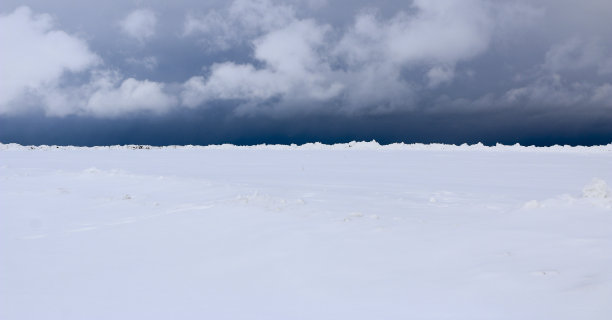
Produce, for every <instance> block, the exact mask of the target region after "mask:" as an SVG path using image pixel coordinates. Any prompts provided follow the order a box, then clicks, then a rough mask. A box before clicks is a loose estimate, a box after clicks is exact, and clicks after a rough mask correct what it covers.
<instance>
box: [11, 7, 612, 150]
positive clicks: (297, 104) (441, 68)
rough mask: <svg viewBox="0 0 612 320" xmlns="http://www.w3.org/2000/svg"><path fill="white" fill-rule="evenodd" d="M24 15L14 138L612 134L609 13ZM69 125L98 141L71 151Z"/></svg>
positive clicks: (188, 10)
mask: <svg viewBox="0 0 612 320" xmlns="http://www.w3.org/2000/svg"><path fill="white" fill-rule="evenodd" d="M23 5H24V3H22V2H21V1H11V0H7V1H4V2H3V3H2V4H0V24H1V25H0V41H1V42H2V46H1V47H0V50H1V52H0V53H1V56H0V67H1V68H0V72H1V73H2V79H3V80H4V79H9V80H4V81H2V82H0V121H1V122H2V123H1V125H2V127H0V134H1V137H0V139H2V141H11V140H15V141H16V140H19V139H21V140H20V141H27V139H26V138H25V137H28V136H29V137H34V136H36V134H43V133H41V132H43V131H44V132H47V134H46V137H47V138H48V137H56V138H57V139H58V140H57V141H62V142H61V143H78V144H92V143H91V142H87V141H85V140H82V141H81V140H78V139H84V138H83V137H89V139H90V140H88V141H98V142H97V143H104V144H108V143H124V142H133V143H152V144H160V143H162V142H159V141H163V143H211V142H215V143H216V142H230V141H231V142H241V141H244V142H266V141H278V142H289V141H290V140H291V141H290V142H299V141H301V139H302V140H304V141H311V140H313V139H315V140H326V139H328V140H330V141H334V142H335V141H340V140H344V139H349V140H353V139H369V138H375V139H378V140H383V142H384V141H385V140H388V141H389V142H390V141H398V140H404V141H407V140H411V139H413V138H414V137H418V139H420V141H423V142H426V141H437V140H436V139H439V141H445V142H461V141H468V140H469V141H473V140H482V141H485V140H486V141H489V142H494V141H493V140H495V139H497V140H499V141H502V140H503V141H505V142H512V141H515V140H516V139H520V141H523V142H528V141H535V142H537V143H546V141H553V140H554V139H552V138H551V139H549V140H547V138H546V137H547V136H558V137H564V138H563V139H565V140H563V139H562V140H559V141H567V142H568V143H573V141H583V142H584V141H587V140H584V139H586V138H585V137H591V140H592V141H604V140H605V139H603V140H602V138H601V137H604V136H606V135H608V134H609V131H610V130H609V129H606V128H607V127H608V126H607V124H609V122H606V121H609V117H607V116H601V115H607V114H608V113H610V112H609V111H611V110H612V23H610V19H609V17H610V16H611V15H612V4H611V3H610V2H609V1H600V0H589V1H583V2H580V3H576V2H573V1H568V0H561V1H552V0H538V1H524V0H515V1H496V0H466V1H454V0H436V1H425V0H415V1H376V2H372V1H365V0H363V1H325V0H303V1H302V0H293V1H272V0H235V1H207V2H206V3H201V1H178V2H172V4H170V3H168V2H166V1H133V2H130V1H109V2H105V3H97V4H91V3H87V4H85V3H83V2H79V1H54V2H49V1H38V0H34V1H31V2H29V3H25V5H27V6H23ZM594 115H597V116H594ZM529 117H531V118H529ZM521 119H523V120H521ZM534 119H538V120H537V121H536V120H534ZM544 119H549V120H548V121H545V120H544ZM85 123H87V124H88V125H85ZM317 123H319V124H317ZM18 124H22V125H25V124H28V126H29V127H30V128H34V129H27V130H26V129H24V127H23V126H21V127H20V126H19V125H18ZM500 124H501V126H500ZM72 127H73V128H75V130H77V131H78V130H81V131H83V130H84V131H83V132H89V133H87V134H84V135H81V136H80V137H79V138H78V139H77V140H78V141H76V140H75V141H73V142H70V141H72V140H71V138H70V137H69V136H67V134H68V133H67V131H66V130H67V129H66V130H64V128H72ZM105 127H112V128H115V129H117V131H116V132H117V133H112V132H113V131H112V130H105V129H104V128H105ZM19 128H21V129H19ZM42 128H45V129H44V130H43V129H42ZM79 128H80V129H79ZM495 128H497V129H495ZM498 129H499V130H498ZM517 130H519V131H520V133H517V132H516V131H517ZM35 132H37V133H35ZM49 132H53V134H50V133H49ZM62 132H64V133H62ZM96 132H98V133H99V135H96ZM160 132H163V134H162V133H160ZM554 132H556V133H554ZM120 133H121V134H120ZM570 133H571V134H570ZM94 137H97V138H95V139H94ZM512 137H515V138H514V139H515V140H512ZM538 137H539V138H538ZM572 137H575V139H574V140H572V139H573V138H572ZM597 137H599V138H597ZM608 137H612V135H608ZM136 138H138V139H140V140H138V141H136V140H133V139H136ZM23 139H26V140H23ZM96 139H97V140H96ZM190 139H191V140H193V141H191V140H190ZM283 139H285V140H286V141H285V140H283ZM292 139H293V140H295V141H293V140H292ZM504 139H506V140H504ZM508 139H509V140H508ZM529 139H531V140H529ZM538 139H539V140H538ZM560 139H561V138H560ZM581 139H582V140H581ZM611 139H612V138H608V140H607V141H610V140H611ZM45 143H52V141H49V142H45ZM584 143H587V142H584ZM93 144H95V143H93Z"/></svg>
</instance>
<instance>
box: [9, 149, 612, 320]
mask: <svg viewBox="0 0 612 320" xmlns="http://www.w3.org/2000/svg"><path fill="white" fill-rule="evenodd" d="M611 181H612V150H611V148H610V146H603V147H596V148H570V147H559V148H549V149H538V148H525V147H518V146H498V147H492V148H489V147H484V146H482V147H473V146H470V147H463V148H462V147H455V146H444V145H434V146H424V145H420V146H406V145H404V146H396V148H393V147H388V146H387V147H380V146H379V147H377V146H376V145H373V144H371V143H354V144H352V145H349V144H347V145H342V146H337V147H330V146H325V145H314V144H313V145H310V146H309V147H308V146H306V147H281V146H268V147H266V146H258V147H250V148H245V147H243V148H238V147H230V146H217V147H207V148H201V147H189V148H150V149H147V148H143V149H139V148H137V147H135V148H124V147H110V148H70V147H69V148H55V147H37V148H33V149H30V148H28V147H20V146H15V145H0V188H1V189H0V270H1V272H0V319H109V318H113V319H134V318H148V319H168V318H182V319H207V318H210V319H609V318H610V317H611V316H612V304H610V303H609V301H610V297H612V271H611V270H612V254H611V253H612V228H611V226H612V196H611V195H612V193H611V191H610V187H609V185H608V183H609V182H611Z"/></svg>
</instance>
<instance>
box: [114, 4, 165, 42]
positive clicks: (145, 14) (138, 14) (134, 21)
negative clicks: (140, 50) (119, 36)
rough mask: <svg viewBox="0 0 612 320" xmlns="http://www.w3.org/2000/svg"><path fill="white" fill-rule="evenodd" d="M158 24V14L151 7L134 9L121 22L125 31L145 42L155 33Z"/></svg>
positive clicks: (122, 29) (120, 24)
mask: <svg viewBox="0 0 612 320" xmlns="http://www.w3.org/2000/svg"><path fill="white" fill-rule="evenodd" d="M156 25H157V14H155V12H153V10H150V9H137V10H134V11H132V12H130V13H129V14H128V15H127V16H126V17H125V18H123V19H122V20H121V21H120V22H119V26H120V27H121V31H123V33H125V34H126V35H128V36H129V37H132V38H134V39H136V40H138V41H140V42H143V43H144V42H145V41H146V40H148V39H150V38H152V37H153V36H154V35H155V26H156Z"/></svg>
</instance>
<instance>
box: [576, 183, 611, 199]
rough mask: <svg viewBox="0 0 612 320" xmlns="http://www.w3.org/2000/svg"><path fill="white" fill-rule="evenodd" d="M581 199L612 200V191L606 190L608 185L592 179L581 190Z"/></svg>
mask: <svg viewBox="0 0 612 320" xmlns="http://www.w3.org/2000/svg"><path fill="white" fill-rule="evenodd" d="M582 197H583V198H595V199H607V198H612V191H610V188H608V184H607V183H606V182H605V181H604V180H602V179H599V178H595V179H593V181H591V183H589V184H587V185H586V186H585V187H584V188H583V189H582Z"/></svg>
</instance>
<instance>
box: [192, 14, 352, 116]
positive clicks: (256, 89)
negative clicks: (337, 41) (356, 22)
mask: <svg viewBox="0 0 612 320" xmlns="http://www.w3.org/2000/svg"><path fill="white" fill-rule="evenodd" d="M328 31H329V27H327V26H322V25H318V24H316V23H315V22H314V21H312V20H296V21H294V22H293V23H291V24H289V25H287V26H286V27H285V28H282V29H279V30H276V31H272V32H269V33H267V34H266V35H264V36H262V37H260V38H258V39H256V40H255V41H254V42H253V44H254V46H255V53H254V55H255V58H256V59H258V60H259V61H261V62H263V63H264V67H263V68H259V69H258V68H255V67H254V66H253V65H251V64H242V65H240V64H235V63H233V62H226V63H221V64H215V65H213V66H212V68H211V74H210V76H209V77H208V79H204V78H203V77H194V78H192V79H190V80H189V81H188V82H187V83H186V84H185V90H184V91H183V93H182V97H183V103H184V104H186V105H188V106H196V105H198V104H200V103H202V102H205V101H209V100H214V99H249V100H259V101H261V100H265V99H269V98H273V97H276V96H282V97H284V98H285V99H293V100H301V99H308V100H311V101H317V100H326V99H330V98H332V97H334V96H336V95H337V94H338V93H339V92H340V90H341V89H342V85H341V84H340V83H339V82H336V81H334V80H333V76H332V75H331V70H330V68H329V66H328V65H326V64H325V63H323V62H322V61H321V60H320V59H321V57H320V56H319V54H318V53H317V51H316V50H317V49H318V48H320V47H321V46H323V45H324V44H325V41H324V40H325V37H326V34H327V32H328Z"/></svg>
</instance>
